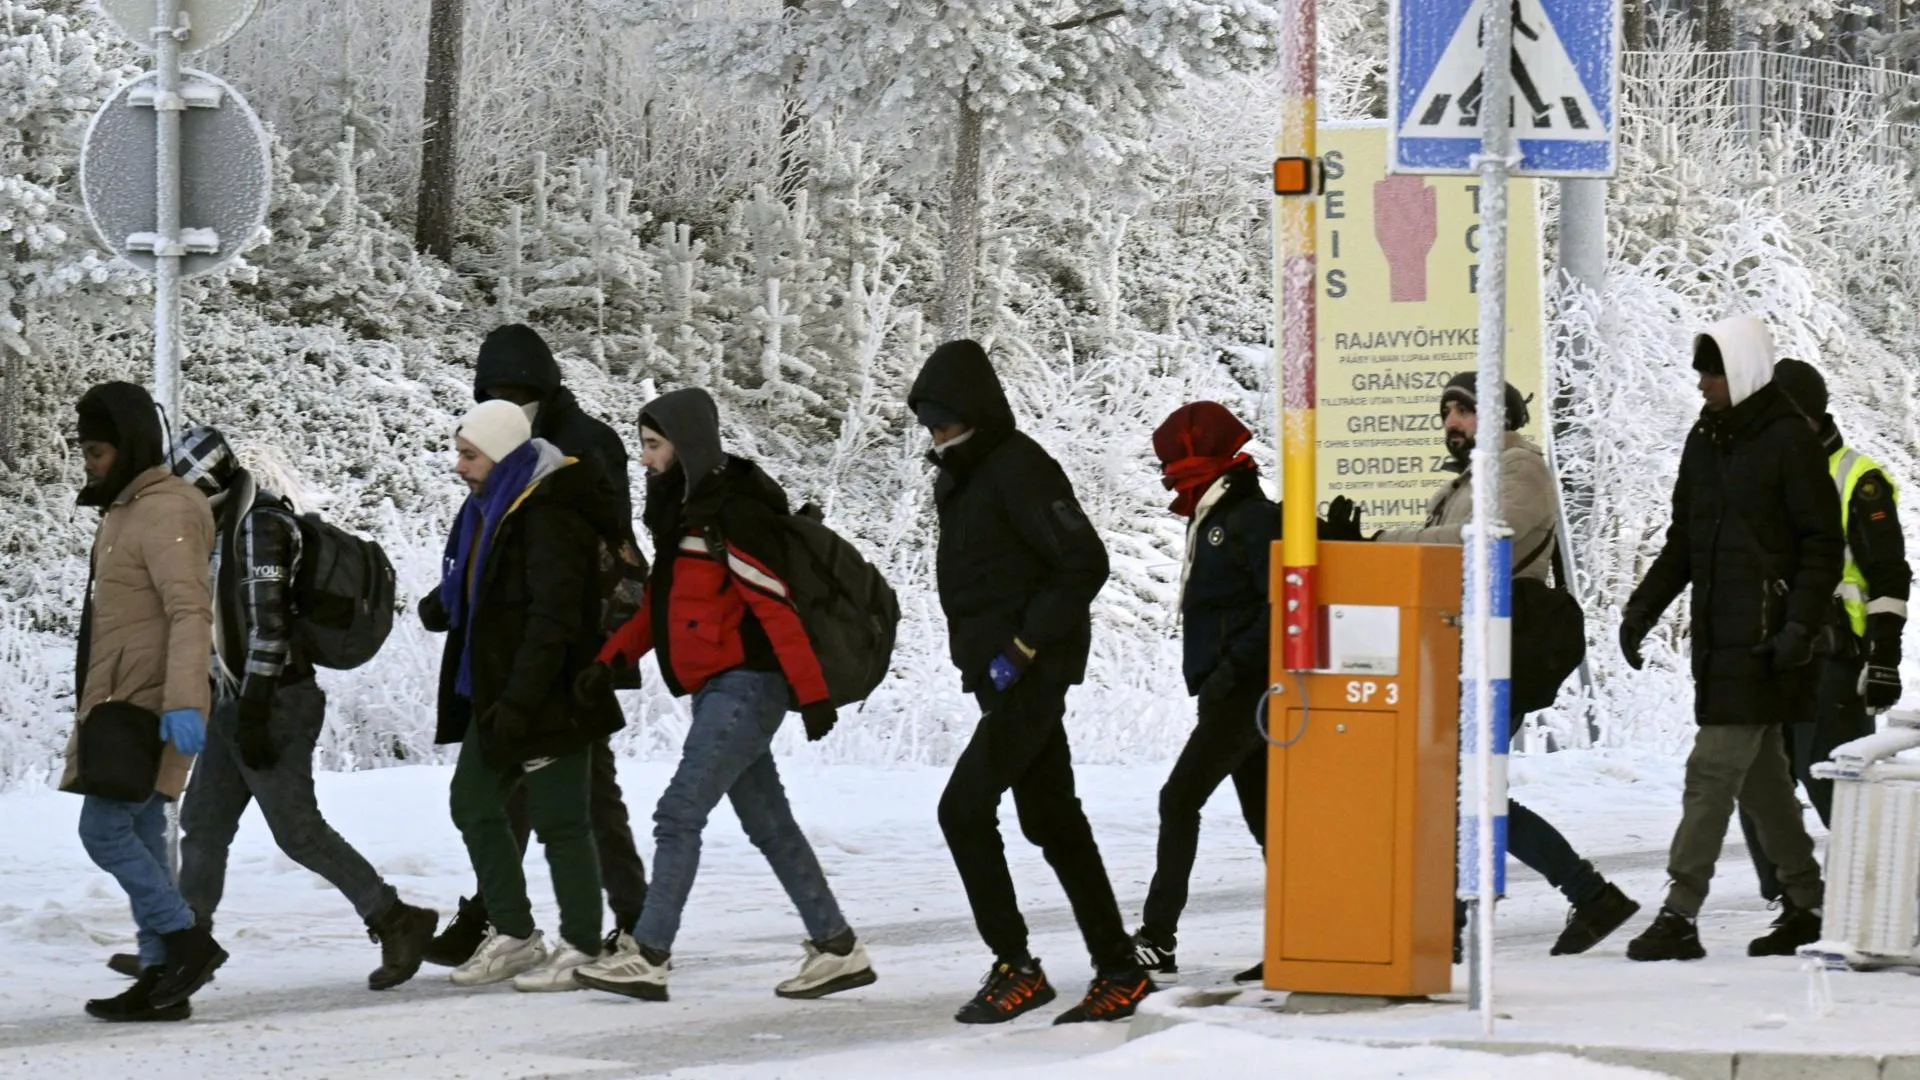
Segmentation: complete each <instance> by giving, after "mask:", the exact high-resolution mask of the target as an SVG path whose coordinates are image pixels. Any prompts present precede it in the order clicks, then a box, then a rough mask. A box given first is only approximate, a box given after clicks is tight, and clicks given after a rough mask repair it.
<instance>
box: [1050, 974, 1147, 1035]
mask: <svg viewBox="0 0 1920 1080" xmlns="http://www.w3.org/2000/svg"><path fill="white" fill-rule="evenodd" d="M1156 989H1158V988H1157V987H1155V986H1154V985H1153V980H1152V979H1151V978H1148V977H1147V973H1146V972H1145V971H1143V970H1141V969H1139V968H1135V969H1133V970H1132V971H1122V972H1116V973H1114V974H1111V975H1101V976H1099V977H1097V978H1095V979H1094V980H1093V982H1092V983H1091V984H1090V985H1089V986H1088V987H1087V996H1086V997H1084V998H1082V999H1080V1004H1078V1005H1075V1006H1074V1007H1073V1008H1071V1009H1068V1010H1067V1011H1066V1012H1063V1013H1061V1014H1060V1015H1059V1016H1056V1017H1054V1020H1053V1022H1054V1023H1056V1024H1086V1023H1095V1022H1099V1021H1103V1020H1125V1019H1126V1018H1127V1017H1129V1016H1132V1015H1133V1011H1134V1010H1135V1009H1137V1008H1139V1007H1140V1003H1141V1002H1142V1001H1145V1000H1146V998H1147V995H1148V994H1151V993H1153V992H1154V990H1156Z"/></svg>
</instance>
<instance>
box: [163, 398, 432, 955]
mask: <svg viewBox="0 0 1920 1080" xmlns="http://www.w3.org/2000/svg"><path fill="white" fill-rule="evenodd" d="M173 472H174V475H176V476H178V477H180V478H181V479H182V480H185V481H187V482H188V483H190V484H192V485H193V486H194V487H195V488H197V489H199V491H200V493H201V494H203V495H205V496H206V497H207V501H208V503H209V504H210V505H211V506H212V507H213V509H214V526H215V543H214V549H213V568H212V574H211V577H212V581H213V679H214V707H213V720H212V723H211V724H209V725H208V731H207V746H206V750H205V751H204V752H203V753H202V754H201V756H200V760H199V762H198V764H197V765H196V766H195V767H194V770H193V778H192V779H191V780H190V781H189V782H188V784H187V794H186V800H185V802H184V803H183V804H182V806H181V811H180V827H181V831H182V834H183V835H182V838H181V841H180V893H181V895H182V896H184V897H185V898H186V901H187V905H188V906H189V907H191V908H192V909H193V911H194V917H195V918H196V919H198V920H199V921H201V922H203V923H205V924H206V925H207V926H212V925H213V915H214V911H215V909H217V908H218V907H219V906H220V897H221V895H222V893H224V892H225V890H226V878H227V852H228V849H229V848H231V847H232V846H233V837H234V834H235V833H236V832H238V831H239V828H240V817H241V815H242V814H244V813H245V812H246V809H247V805H248V804H249V803H253V802H258V803H259V805H260V813H261V815H262V816H263V817H265V818H266V820H267V828H268V829H269V830H271V831H272V833H273V839H274V842H275V843H276V844H278V845H279V846H280V850H281V851H283V852H285V853H286V854H287V857H288V858H290V859H292V860H293V861H294V862H296V863H299V864H300V865H301V866H304V867H306V868H307V869H308V870H311V871H312V872H313V873H315V874H317V875H319V876H320V877H322V878H325V879H326V880H327V881H328V882H329V883H330V884H332V885H333V887H334V888H336V889H339V890H340V892H341V894H342V895H344V896H345V897H346V898H347V900H348V901H349V902H350V903H352V904H353V906H354V910H355V911H356V912H358V913H359V915H360V918H361V919H363V920H364V921H365V922H366V924H367V934H368V936H369V937H371V938H372V939H373V940H374V941H375V942H378V943H379V945H380V953H381V963H380V966H379V967H378V968H377V969H375V970H374V972H373V973H372V974H371V975H369V976H367V985H368V987H369V988H371V989H374V990H387V989H390V988H392V987H395V986H398V985H400V984H401V983H403V982H406V981H407V980H408V979H411V978H412V977H413V975H414V973H415V972H417V971H419V970H420V957H421V953H422V951H423V950H424V949H425V948H426V947H427V942H428V941H429V940H430V939H431V938H432V937H433V930H434V926H435V924H436V923H437V921H438V916H437V915H436V914H435V913H434V912H432V911H429V910H427V909H425V908H417V907H414V906H412V905H411V904H408V903H405V902H404V901H402V900H401V899H400V895H399V893H398V892H396V891H395V890H394V887H393V886H392V885H390V884H388V883H387V882H386V881H384V880H382V879H381V877H380V874H379V872H378V871H376V870H374V868H373V867H372V866H371V865H369V864H368V862H367V860H366V859H365V858H364V857H363V856H362V855H361V854H360V853H359V852H358V851H355V850H354V849H353V846H352V845H351V844H349V843H347V842H346V841H345V840H344V839H342V838H341V836H340V834H339V833H337V832H335V831H333V827H332V826H330V825H328V824H327V822H326V819H325V818H324V817H323V816H321V813H320V804H319V802H318V801H317V800H316V798H315V796H314V789H313V749H314V745H315V744H316V743H317V742H318V741H319V738H320V732H321V729H322V728H324V727H325V726H326V722H327V695H326V692H325V691H323V690H321V689H320V687H319V685H318V684H317V683H315V682H314V678H313V665H312V664H310V663H308V662H307V658H306V657H305V656H304V655H302V653H301V650H300V647H299V645H298V644H297V643H296V642H295V640H294V633H293V629H294V610H293V606H294V601H293V583H294V581H295V579H296V578H297V576H298V574H299V571H300V557H301V551H300V547H301V544H300V526H299V523H298V522H296V521H295V520H294V517H293V513H292V511H291V510H290V509H289V508H288V507H287V504H286V503H285V502H284V501H282V500H281V499H280V498H279V497H278V496H276V495H275V494H274V493H272V492H270V491H267V490H265V489H262V488H261V487H259V486H258V485H257V484H256V483H255V482H254V478H253V475H252V474H251V473H250V472H248V471H247V470H246V469H243V468H241V467H240V461H239V459H238V458H237V457H236V456H235V455H234V452H233V448H232V447H231V446H230V445H228V443H227V439H226V436H224V435H222V434H221V433H220V432H219V431H218V430H216V429H214V428H210V427H193V428H189V429H188V430H187V431H186V432H184V433H183V434H182V435H181V436H180V438H179V439H178V440H177V442H176V443H175V446H174V451H173Z"/></svg>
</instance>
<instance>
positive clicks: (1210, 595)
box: [1133, 401, 1280, 982]
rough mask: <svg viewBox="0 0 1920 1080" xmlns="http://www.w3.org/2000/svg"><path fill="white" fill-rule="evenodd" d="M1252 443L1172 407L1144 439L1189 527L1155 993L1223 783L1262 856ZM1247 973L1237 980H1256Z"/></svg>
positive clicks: (1263, 509)
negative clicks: (1179, 743) (1203, 821)
mask: <svg viewBox="0 0 1920 1080" xmlns="http://www.w3.org/2000/svg"><path fill="white" fill-rule="evenodd" d="M1252 438H1253V433H1252V432H1250V431H1248V430H1247V428H1246V425H1245V424H1242V423H1241V422H1240V421H1239V419H1238V418H1236V417H1235V416H1234V415H1233V413H1231V412H1229V411H1228V410H1227V408H1226V406H1224V405H1221V404H1219V403H1218V402H1213V401H1197V402H1194V403H1193V404H1191V405H1182V406H1181V407H1180V408H1178V409H1175V410H1174V412H1173V415H1171V416H1169V417H1167V420H1166V422H1165V423H1163V424H1161V425H1160V427H1159V428H1158V429H1157V430H1155V431H1154V433H1153V451H1154V453H1155V454H1156V455H1157V456H1158V457H1159V459H1160V473H1161V481H1160V482H1161V483H1162V484H1164V485H1165V486H1166V487H1167V488H1168V489H1169V490H1171V491H1174V492H1175V493H1176V495H1175V498H1174V500H1173V506H1172V507H1171V509H1172V510H1173V512H1174V513H1175V514H1178V515H1180V516H1181V517H1183V518H1186V519H1187V522H1188V525H1187V554H1186V559H1185V561H1184V562H1183V563H1182V565H1181V569H1180V624H1181V644H1182V648H1183V655H1184V658H1183V662H1182V665H1181V666H1182V668H1183V672H1184V674H1185V676H1186V680H1187V692H1188V693H1190V694H1193V695H1194V696H1196V697H1197V698H1198V699H1199V703H1198V711H1199V719H1198V722H1197V723H1196V724H1195V725H1194V729H1193V734H1192V735H1190V736H1188V737H1187V745H1186V746H1185V748H1183V749H1182V750H1181V751H1180V757H1179V758H1178V759H1177V760H1176V761H1175V762H1174V764H1173V772H1172V773H1171V774H1170V775H1168V777H1167V782H1166V786H1164V787H1162V788H1161V789H1160V847H1159V852H1158V859H1157V862H1156V865H1155V867H1154V872H1153V884H1152V885H1151V886H1149V887H1148V889H1147V904H1146V911H1145V918H1144V922H1143V925H1142V926H1141V927H1140V929H1139V931H1138V932H1137V933H1135V934H1134V935H1133V948H1134V956H1135V958H1136V959H1138V960H1139V962H1140V966H1142V967H1144V968H1146V969H1147V971H1148V972H1149V973H1150V974H1151V975H1152V976H1153V978H1154V980H1155V981H1156V982H1176V981H1178V979H1179V973H1180V967H1179V964H1178V963H1177V962H1176V959H1175V956H1174V948H1175V946H1176V944H1177V941H1178V939H1177V936H1176V935H1177V933H1178V928H1179V922H1180V912H1181V910H1182V909H1183V908H1185V907H1186V906H1187V883H1188V878H1189V877H1190V876H1191V875H1192V873H1193V860H1194V854H1195V852H1196V851H1197V849H1198V847H1199V843H1200V808H1201V807H1202V806H1205V805H1206V802H1207V800H1208V799H1209V798H1211V797H1212V796H1213V792H1214V790H1215V789H1216V788H1218V787H1219V786H1220V784H1221V782H1222V781H1224V780H1226V779H1228V778H1232V780H1233V788H1234V792H1235V793H1236V794H1237V795H1238V796H1239V797H1240V812H1241V813H1242V814H1243V815H1244V816H1245V817H1246V820H1247V829H1248V831H1250V832H1252V833H1253V841H1254V843H1256V844H1259V845H1260V847H1261V850H1263V851H1264V850H1265V849H1266V846H1267V829H1266V823H1267V752H1266V750H1267V748H1266V746H1265V745H1264V744H1263V742H1262V740H1261V738H1260V732H1259V731H1258V730H1257V729H1256V728H1255V727H1254V723H1253V717H1254V713H1255V711H1256V710H1257V709H1258V708H1259V706H1260V697H1261V695H1262V694H1264V693H1266V687H1267V639H1268V636H1269V635H1268V622H1269V620H1268V607H1269V605H1268V603H1267V563H1268V558H1267V556H1268V552H1269V550H1270V549H1271V547H1272V545H1273V542H1274V541H1275V540H1277V539H1279V538H1280V507H1279V506H1278V505H1276V504H1275V503H1274V501H1273V500H1272V499H1269V498H1267V496H1266V493H1265V492H1263V491H1262V490H1261V489H1260V474H1259V469H1258V467H1257V466H1256V465H1255V464H1254V462H1253V458H1252V457H1250V456H1248V454H1247V453H1246V451H1245V447H1246V445H1247V443H1248V442H1249V441H1251V440H1252ZM1260 975H1261V971H1260V969H1259V967H1258V966H1257V965H1256V967H1255V968H1253V969H1250V970H1248V971H1245V972H1242V973H1241V974H1240V975H1239V976H1238V978H1239V979H1240V980H1243V981H1251V980H1255V979H1258V978H1260Z"/></svg>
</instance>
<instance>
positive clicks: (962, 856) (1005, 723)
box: [940, 674, 1132, 972]
mask: <svg viewBox="0 0 1920 1080" xmlns="http://www.w3.org/2000/svg"><path fill="white" fill-rule="evenodd" d="M1067 690H1068V687H1067V686H1066V685H1065V684H1063V683H1059V682H1055V681H1051V680H1048V679H1045V678H1043V677H1040V676H1037V675H1031V674H1030V675H1028V676H1027V677H1026V678H1024V679H1021V680H1020V681H1019V682H1017V683H1015V684H1013V686H1012V687H1010V688H1009V689H1008V690H1007V692H1005V693H1000V692H998V691H996V690H994V689H993V688H992V687H991V686H989V687H987V688H986V689H984V690H982V691H980V692H979V693H977V694H976V695H975V697H976V699H977V700H978V701H979V702H980V709H981V713H982V715H981V717H980V724H979V726H978V727H976V728H975V729H974V732H973V738H972V740H971V741H969V742H968V743H967V748H966V749H965V750H963V751H961V754H960V760H959V761H958V762H956V763H955V764H954V767H953V775H952V776H951V777H949V778H948V780H947V788H946V790H945V791H944V792H942V793H941V795H940V831H941V832H942V833H944V834H945V835H946V839H947V849H948V850H949V851H951V852H952V853H953V863H954V866H955V868H956V869H958V870H959V872H960V881H961V884H962V885H964V886H965V888H966V891H967V902H968V904H969V905H971V906H972V908H973V918H974V922H975V924H976V925H978V926H979V928H980V936H981V937H982V938H983V939H985V940H986V943H987V947H988V948H990V949H992V950H993V953H994V956H995V958H996V959H998V960H1000V961H1003V962H1007V963H1015V964H1017V963H1022V962H1025V961H1026V960H1027V959H1029V958H1030V955H1031V954H1029V953H1028V952H1027V923H1026V920H1025V919H1024V918H1022V917H1021V915H1020V903H1019V900H1018V899H1017V898H1016V897H1015V895H1014V891H1013V875H1012V874H1011V873H1010V872H1009V871H1008V869H1007V852H1006V847H1005V845H1004V843H1003V842H1002V841H1001V838H1000V817H999V811H1000V797H1001V796H1002V795H1003V794H1005V793H1006V792H1008V791H1012V792H1013V805H1014V809H1015V811H1016V812H1017V813H1018V814H1019V817H1020V831H1021V832H1022V833H1024V834H1025V835H1026V838H1027V839H1028V840H1029V841H1031V842H1033V843H1034V844H1036V845H1038V846H1039V848H1040V851H1041V852H1042V854H1044V855H1045V856H1046V859H1047V865H1049V866H1051V867H1053V872H1054V873H1055V874H1056V875H1058V877H1059V878H1060V885H1061V887H1062V888H1063V889H1065V890H1066V893H1067V903H1068V904H1069V905H1070V906H1071V907H1072V908H1073V917H1074V920H1075V921H1076V922H1077V923H1079V925H1080V933H1081V935H1082V936H1083V937H1084V938H1085V939H1086V943H1087V952H1088V954H1089V955H1090V956H1091V957H1092V959H1093V965H1094V967H1095V968H1096V969H1098V970H1100V971H1102V972H1118V971H1125V970H1126V969H1128V968H1129V967H1131V966H1132V946H1131V943H1130V941H1129V939H1128V937H1127V931H1126V927H1125V926H1124V925H1123V924H1122V923H1121V921H1120V905H1119V904H1118V903H1117V902H1116V901H1115V900H1114V897H1113V885H1112V883H1111V882H1110V881H1108V879H1107V868H1106V865H1105V864H1104V863H1103V862H1101V860H1100V848H1099V846H1098V845H1096V844H1095V843H1094V840H1093V827H1092V826H1091V825H1089V824H1088V823H1087V815H1086V812H1085V811H1084V810H1083V809H1081V806H1080V797H1079V795H1077V794H1076V793H1075V791H1074V783H1073V755H1072V752H1071V751H1070V750H1069V749H1068V746H1067V730H1066V726H1065V724H1064V722H1063V721H1064V720H1065V717H1066V711H1067Z"/></svg>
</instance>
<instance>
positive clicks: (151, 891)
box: [80, 795, 193, 967]
mask: <svg viewBox="0 0 1920 1080" xmlns="http://www.w3.org/2000/svg"><path fill="white" fill-rule="evenodd" d="M80 843H81V844H82V845H84V846H85V847H86V849H87V855H88V856H89V857H90V858H92V859H93V864H94V865H95V866H98V867H99V868H100V869H102V870H105V871H106V872H107V873H109V874H112V875H113V877H114V880H116V881H118V882H119V883H120V888H121V889H123V890H125V891H126V894H127V899H128V900H129V901H131V902H132V905H133V925H134V927H135V928H136V929H137V930H138V932H139V940H140V966H141V967H153V966H155V965H157V964H164V963H166V962H167V945H166V942H164V941H162V940H161V939H160V935H162V934H171V933H173V932H174V931H176V930H185V929H188V928H189V927H191V926H192V925H193V911H192V909H190V908H188V907H187V902H186V901H185V900H182V899H181V898H180V890H179V889H177V888H175V887H174V884H173V872H172V868H171V866H170V865H169V863H168V859H167V800H166V799H164V798H162V797H161V796H159V795H153V796H150V797H149V798H148V799H147V801H146V802H143V803H137V802H126V801H123V800H120V799H104V798H101V797H100V796H98V795H88V796H86V798H85V801H84V802H82V803H81V804H80Z"/></svg>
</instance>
